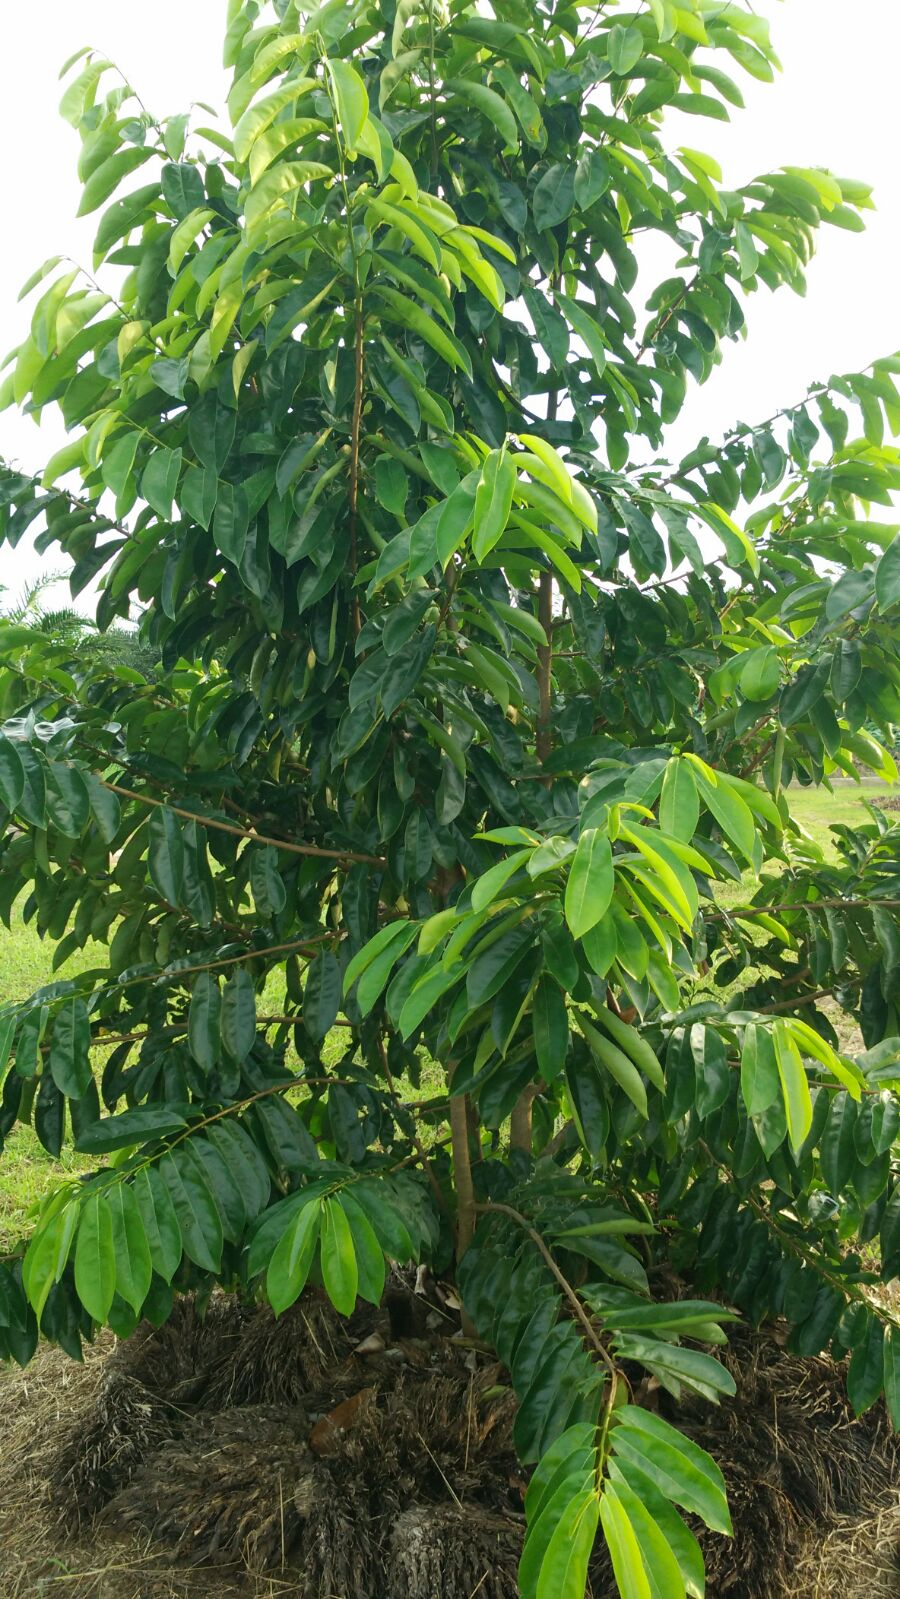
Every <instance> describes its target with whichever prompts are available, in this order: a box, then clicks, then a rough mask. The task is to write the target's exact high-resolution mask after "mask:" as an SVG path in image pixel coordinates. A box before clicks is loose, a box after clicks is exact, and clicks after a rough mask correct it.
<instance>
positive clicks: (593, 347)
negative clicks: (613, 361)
mask: <svg viewBox="0 0 900 1599" xmlns="http://www.w3.org/2000/svg"><path fill="white" fill-rule="evenodd" d="M556 302H557V304H558V305H561V306H562V309H563V311H564V312H565V315H566V320H567V322H568V324H569V326H570V328H571V329H572V332H573V333H577V335H578V337H579V338H580V339H581V340H582V341H583V342H584V343H585V344H586V345H587V348H588V353H589V355H590V357H591V359H592V361H593V363H594V366H595V367H596V369H597V372H598V374H602V372H603V371H604V369H605V367H606V339H605V338H604V336H603V332H602V329H601V328H600V325H599V323H598V322H595V320H594V318H593V317H592V316H591V315H590V313H589V312H588V311H586V310H585V308H584V306H583V305H582V304H581V302H580V301H579V300H573V299H572V298H571V297H570V296H569V295H568V294H562V293H560V291H559V290H558V289H557V291H556Z"/></svg>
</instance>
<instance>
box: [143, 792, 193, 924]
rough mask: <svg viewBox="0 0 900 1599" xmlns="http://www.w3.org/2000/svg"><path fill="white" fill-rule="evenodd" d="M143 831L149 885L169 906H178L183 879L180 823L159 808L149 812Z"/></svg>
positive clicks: (165, 810)
mask: <svg viewBox="0 0 900 1599" xmlns="http://www.w3.org/2000/svg"><path fill="white" fill-rule="evenodd" d="M147 831H148V837H149V846H148V849H147V865H148V868H149V871H150V876H151V878H152V880H153V883H154V885H155V886H156V888H157V889H158V890H159V892H160V894H161V895H162V897H163V899H164V900H166V901H167V902H168V904H169V905H180V903H181V889H182V882H183V879H184V842H183V839H182V836H181V822H180V821H179V819H178V817H177V816H176V815H175V812H174V811H170V810H169V808H168V806H167V805H160V806H158V807H156V808H155V809H154V810H153V811H152V812H151V815H150V821H149V823H148V828H147Z"/></svg>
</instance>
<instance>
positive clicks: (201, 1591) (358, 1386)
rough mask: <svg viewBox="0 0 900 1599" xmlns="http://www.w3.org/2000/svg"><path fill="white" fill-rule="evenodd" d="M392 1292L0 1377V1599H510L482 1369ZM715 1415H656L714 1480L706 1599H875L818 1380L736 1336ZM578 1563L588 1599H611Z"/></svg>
mask: <svg viewBox="0 0 900 1599" xmlns="http://www.w3.org/2000/svg"><path fill="white" fill-rule="evenodd" d="M436 1319H438V1320H439V1321H440V1318H436V1317H435V1314H434V1313H429V1310H428V1307H427V1305H425V1304H424V1303H423V1302H422V1301H420V1300H418V1299H417V1298H416V1296H415V1295H413V1294H412V1293H410V1292H409V1291H407V1290H406V1289H404V1288H400V1287H398V1288H397V1290H396V1291H395V1292H394V1293H393V1294H392V1295H391V1296H389V1299H388V1302H387V1304H386V1306H385V1308H383V1309H382V1310H381V1311H379V1312H374V1311H372V1310H370V1309H365V1310H361V1311H359V1312H358V1313H357V1314H356V1315H355V1316H354V1317H353V1318H351V1319H350V1321H349V1322H344V1321H342V1320H341V1319H340V1318H339V1317H338V1316H336V1315H335V1313H334V1312H333V1311H332V1310H331V1308H330V1306H329V1305H328V1304H327V1303H325V1302H324V1301H323V1299H322V1298H321V1297H320V1296H318V1295H317V1294H316V1293H315V1292H311V1293H307V1294H306V1295H304V1297H303V1299H302V1300H301V1302H300V1303H299V1304H298V1305H297V1306H295V1307H294V1309H293V1310H292V1311H290V1312H288V1313H287V1314H286V1315H284V1316H282V1317H281V1318H280V1319H279V1320H277V1321H276V1320H275V1319H274V1317H273V1316H272V1315H271V1313H270V1312H269V1311H268V1310H266V1309H263V1308H257V1307H246V1306H243V1305H241V1304H240V1303H239V1302H238V1301H237V1300H236V1299H234V1298H231V1297H229V1296H226V1295H224V1294H223V1295H217V1296H215V1297H214V1298H213V1300H212V1302H211V1304H210V1305H209V1307H208V1309H207V1311H206V1314H205V1316H204V1317H203V1318H200V1317H199V1316H198V1315H197V1314H196V1312H195V1309H194V1307H193V1305H192V1304H191V1303H190V1301H182V1302H180V1304H179V1305H178V1307H177V1309H176V1312H175V1314H174V1316H173V1318H172V1319H171V1321H170V1322H169V1323H167V1325H166V1326H164V1327H163V1328H161V1329H159V1330H154V1329H151V1328H147V1329H143V1330H141V1331H139V1332H138V1333H137V1334H135V1336H134V1337H133V1338H131V1339H129V1340H128V1341H127V1342H126V1343H123V1344H116V1343H115V1341H114V1340H113V1339H112V1338H111V1337H105V1338H104V1339H102V1340H99V1341H98V1344H97V1345H96V1346H95V1347H94V1348H92V1349H90V1350H89V1351H88V1352H87V1357H86V1360H85V1362H84V1364H83V1365H81V1366H76V1365H74V1364H73V1363H72V1362H71V1361H69V1360H68V1359H67V1358H66V1357H65V1356H64V1355H62V1354H61V1352H60V1351H58V1350H54V1349H46V1350H44V1351H43V1352H42V1353H41V1354H39V1356H38V1357H37V1358H36V1360H35V1361H34V1362H33V1363H32V1365H31V1366H30V1367H29V1368H28V1369H27V1371H25V1372H22V1373H18V1372H10V1373H8V1374H0V1595H2V1599H20V1596H21V1599H26V1596H27V1599H32V1596H34V1595H38V1594H39V1595H41V1596H52V1599H207V1596H209V1599H211V1596H212V1595H213V1594H215V1595H216V1599H398V1596H403V1599H475V1596H476V1595H477V1596H478V1599H515V1595H516V1567H517V1563H518V1557H519V1551H520V1547H521V1539H522V1533H523V1525H524V1523H523V1516H522V1498H523V1493H524V1489H525V1481H524V1477H523V1472H522V1470H521V1468H520V1467H519V1465H518V1464H517V1461H516V1458H515V1453H514V1451H513V1448H512V1443H511V1431H512V1422H513V1418H514V1414H515V1403H514V1400H513V1399H512V1397H511V1395H510V1393H509V1389H508V1386H507V1382H506V1378H505V1374H504V1372H503V1371H502V1369H501V1368H500V1367H499V1366H498V1365H497V1364H496V1363H494V1362H492V1361H491V1360H490V1359H489V1358H488V1357H487V1356H485V1355H484V1354H481V1353H477V1352H476V1351H475V1350H473V1349H471V1348H467V1347H463V1346H461V1345H460V1344H459V1343H458V1342H455V1341H454V1340H453V1339H451V1338H449V1337H447V1336H444V1335H443V1327H446V1325H447V1324H446V1323H445V1322H444V1323H443V1324H442V1326H441V1327H435V1325H434V1322H435V1320H436ZM725 1358H726V1359H727V1361H728V1362H729V1364H730V1365H731V1367H732V1370H733V1371H734V1375H735V1377H736V1380H737V1383H738V1396H737V1398H736V1399H734V1400H733V1401H730V1402H728V1403H725V1404H723V1405H722V1406H721V1407H720V1408H718V1409H715V1408H713V1407H710V1406H708V1405H705V1404H700V1403H699V1402H698V1404H697V1405H696V1406H694V1405H693V1404H691V1403H686V1404H684V1405H682V1406H680V1407H679V1408H678V1412H677V1416H676V1414H675V1411H674V1408H673V1407H672V1406H671V1404H670V1403H669V1402H668V1401H665V1403H663V1404H662V1405H661V1408H662V1409H663V1410H664V1411H665V1413H666V1414H667V1415H669V1417H670V1419H673V1420H677V1422H678V1424H679V1425H680V1426H683V1427H684V1429H685V1431H687V1432H689V1433H690V1435H691V1436H692V1437H694V1438H695V1439H696V1440H697V1442H698V1443H700V1444H702V1446H703V1447H704V1448H706V1449H708V1450H709V1451H710V1453H711V1454H713V1455H714V1456H715V1458H716V1459H717V1460H718V1461H719V1464H720V1465H721V1467H722V1469H723V1471H724V1473H725V1477H726V1480H727V1482H728V1484H729V1490H730V1499H731V1505H732V1513H733V1516H734V1523H735V1538H734V1540H733V1541H732V1540H727V1539H723V1538H720V1537H714V1536H708V1535H705V1534H704V1536H703V1538H702V1542H703V1545H704V1553H705V1556H706V1561H707V1570H708V1584H707V1593H708V1595H709V1596H710V1599H898V1596H900V1561H898V1556H900V1449H898V1446H897V1443H896V1442H895V1440H894V1439H893V1438H892V1436H891V1433H890V1428H889V1425H888V1422H887V1418H886V1416H885V1415H884V1413H883V1411H882V1409H881V1408H877V1409H875V1410H873V1411H872V1412H870V1413H869V1414H868V1415H867V1416H866V1417H864V1418H863V1419H862V1420H861V1421H859V1422H855V1421H854V1420H853V1419H852V1416H851V1414H850V1411H849V1407H848V1405H847V1401H846V1397H845V1392H844V1382H843V1374H842V1372H841V1371H840V1370H839V1368H838V1367H836V1366H835V1365H834V1364H833V1363H832V1362H830V1361H827V1360H799V1359H796V1358H794V1357H792V1356H789V1355H786V1354H785V1353H784V1352H783V1350H782V1349H781V1348H780V1347H779V1345H778V1343H777V1342H776V1341H774V1340H773V1339H771V1338H769V1337H766V1336H764V1335H762V1334H756V1333H752V1332H749V1331H746V1330H745V1331H740V1332H738V1333H737V1334H736V1335H735V1336H734V1338H733V1340H732V1343H731V1346H730V1349H729V1350H728V1352H727V1353H726V1356H725ZM613 1591H614V1590H613V1588H612V1585H611V1579H610V1576H609V1572H608V1569H607V1568H606V1567H605V1565H604V1560H603V1557H602V1554H601V1555H598V1557H597V1560H596V1563H595V1566H594V1568H593V1569H592V1573H591V1586H590V1592H591V1599H609V1596H610V1595H611V1594H612V1593H613Z"/></svg>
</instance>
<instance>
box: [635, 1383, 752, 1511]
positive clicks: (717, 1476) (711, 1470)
mask: <svg viewBox="0 0 900 1599" xmlns="http://www.w3.org/2000/svg"><path fill="white" fill-rule="evenodd" d="M616 1422H617V1424H616V1427H615V1430H614V1433H613V1438H612V1444H613V1451H614V1453H615V1454H616V1455H619V1454H621V1455H623V1456H625V1458H626V1459H628V1460H633V1461H634V1462H635V1464H636V1465H637V1466H639V1467H640V1469H641V1470H642V1471H645V1472H646V1474H647V1475H648V1476H649V1477H650V1478H651V1480H652V1481H653V1482H654V1483H655V1484H656V1486H657V1487H658V1488H659V1489H660V1491H661V1492H662V1493H664V1494H665V1496H666V1498H667V1499H671V1500H672V1501H673V1503H675V1504H676V1505H681V1507H682V1509H684V1510H687V1511H689V1512H690V1513H691V1514H693V1515H697V1516H700V1517H701V1519H702V1520H703V1521H705V1522H706V1525H707V1526H708V1527H709V1528H710V1529H711V1531H713V1532H723V1533H726V1534H728V1535H729V1536H730V1534H731V1530H732V1528H731V1517H730V1515H729V1513H728V1502H727V1499H726V1497H725V1482H724V1479H723V1477H722V1473H721V1472H720V1470H719V1468H718V1466H717V1465H716V1463H715V1461H714V1460H712V1459H711V1458H710V1456H709V1455H708V1454H706V1452H705V1450H703V1449H700V1448H699V1447H698V1446H697V1444H695V1443H693V1442H692V1441H691V1440H690V1439H689V1438H686V1437H685V1436H684V1434H683V1433H680V1432H678V1431H677V1430H676V1428H675V1427H671V1426H670V1425H669V1423H668V1422H667V1421H663V1419H662V1417H661V1416H657V1415H654V1414H653V1413H652V1412H651V1411H648V1410H641V1409H640V1408H639V1407H638V1406H635V1405H624V1406H623V1407H622V1409H621V1410H618V1411H617V1412H616Z"/></svg>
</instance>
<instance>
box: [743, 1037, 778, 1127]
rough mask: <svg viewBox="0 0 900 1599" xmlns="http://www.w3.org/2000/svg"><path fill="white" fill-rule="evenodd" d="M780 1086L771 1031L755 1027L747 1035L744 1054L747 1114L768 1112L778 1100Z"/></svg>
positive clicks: (744, 1094)
mask: <svg viewBox="0 0 900 1599" xmlns="http://www.w3.org/2000/svg"><path fill="white" fill-rule="evenodd" d="M780 1083H781V1079H780V1077H779V1074H778V1062H777V1060H776V1058H775V1043H774V1040H773V1038H772V1033H771V1030H770V1029H769V1028H768V1027H762V1026H757V1025H756V1024H751V1025H750V1026H748V1027H747V1028H746V1029H745V1031H744V1042H743V1048H742V1050H741V1094H742V1095H743V1099H744V1104H745V1105H746V1107H747V1114H748V1115H750V1116H760V1115H762V1113H763V1112H764V1111H767V1110H768V1109H769V1106H770V1105H772V1104H774V1103H775V1100H776V1099H777V1098H778V1094H779V1091H780Z"/></svg>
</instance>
